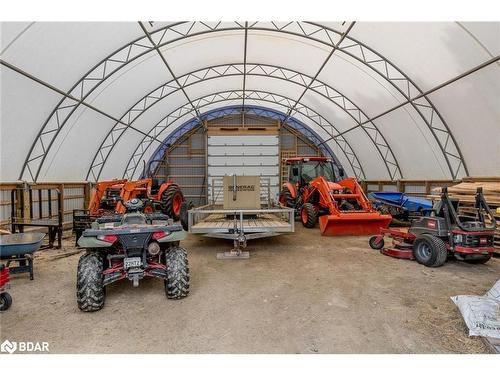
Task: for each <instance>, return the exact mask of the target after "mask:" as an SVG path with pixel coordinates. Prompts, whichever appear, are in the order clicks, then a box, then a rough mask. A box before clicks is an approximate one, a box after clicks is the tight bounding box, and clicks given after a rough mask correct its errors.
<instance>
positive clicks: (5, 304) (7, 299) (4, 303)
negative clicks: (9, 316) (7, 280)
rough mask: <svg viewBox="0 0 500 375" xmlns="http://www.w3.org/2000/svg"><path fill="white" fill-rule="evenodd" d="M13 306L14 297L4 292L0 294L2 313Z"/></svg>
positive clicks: (0, 309)
mask: <svg viewBox="0 0 500 375" xmlns="http://www.w3.org/2000/svg"><path fill="white" fill-rule="evenodd" d="M11 305H12V297H11V296H10V294H9V293H7V292H4V293H2V294H0V311H5V310H8V309H9V307H10V306H11Z"/></svg>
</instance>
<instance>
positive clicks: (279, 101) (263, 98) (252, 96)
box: [125, 90, 365, 179]
mask: <svg viewBox="0 0 500 375" xmlns="http://www.w3.org/2000/svg"><path fill="white" fill-rule="evenodd" d="M246 96H247V99H248V100H255V101H258V102H263V103H272V104H275V105H279V106H282V107H284V108H286V109H289V108H291V107H292V105H293V103H294V100H293V99H291V98H288V97H284V96H282V95H279V94H275V93H270V92H265V91H250V92H249V91H247V94H246ZM241 98H242V91H241V90H232V91H231V90H230V91H222V92H216V93H212V94H209V95H205V96H203V97H200V98H197V99H195V101H194V103H195V104H196V105H197V106H198V108H202V107H205V106H208V105H211V104H214V103H221V102H226V101H230V100H239V99H241ZM180 108H181V107H180ZM180 108H176V109H175V110H173V111H172V112H170V113H169V114H168V115H167V116H165V117H164V118H163V119H161V120H160V121H159V122H158V123H157V124H155V125H154V126H153V127H152V128H151V130H150V134H151V133H153V134H155V137H159V136H160V134H162V133H163V132H164V131H165V130H166V129H169V128H171V127H172V126H173V125H174V124H175V123H176V122H177V120H179V119H180V118H182V117H183V116H184V115H186V114H188V113H186V112H185V113H183V114H182V115H181V116H179V115H177V113H178V112H179V109H180ZM295 111H296V113H297V114H300V115H302V116H304V117H307V118H308V119H309V120H311V121H312V122H314V123H315V124H316V125H318V126H319V127H320V128H321V129H323V130H324V131H325V132H326V133H327V134H329V133H330V131H329V130H328V129H327V128H325V126H329V127H331V128H332V131H335V132H336V133H338V131H337V130H336V128H335V127H334V126H333V125H332V124H331V123H330V122H329V121H328V120H326V119H325V118H324V117H322V116H321V115H319V114H318V113H316V112H315V111H313V110H312V109H311V108H309V107H306V106H302V109H300V110H295ZM302 111H304V112H302ZM334 141H335V143H336V144H337V145H338V146H339V148H340V150H342V152H343V153H344V154H345V157H346V159H347V160H348V162H349V164H350V165H351V168H352V170H353V172H354V174H355V175H356V177H357V178H359V179H364V178H365V173H364V171H363V168H362V166H361V164H360V162H359V159H358V158H357V156H356V153H355V152H354V151H353V149H352V147H351V145H350V144H349V142H348V141H347V140H346V139H334ZM150 146H151V142H149V141H146V140H145V138H144V139H143V140H141V142H140V143H139V145H138V146H137V147H136V149H135V151H134V153H133V154H132V156H131V157H130V159H129V163H128V164H127V167H126V169H125V171H126V172H125V173H127V174H128V175H129V176H133V175H134V174H135V170H136V168H137V166H138V165H139V163H140V160H142V158H143V156H144V154H145V153H146V152H147V150H148V149H149V147H150ZM131 163H132V167H130V165H131ZM129 171H132V172H131V173H129Z"/></svg>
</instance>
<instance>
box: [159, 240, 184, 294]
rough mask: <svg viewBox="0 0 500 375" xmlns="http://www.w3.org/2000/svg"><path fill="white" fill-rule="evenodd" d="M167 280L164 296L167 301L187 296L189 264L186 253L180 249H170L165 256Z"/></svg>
mask: <svg viewBox="0 0 500 375" xmlns="http://www.w3.org/2000/svg"><path fill="white" fill-rule="evenodd" d="M165 265H166V266H167V279H166V280H165V281H164V283H165V294H166V295H167V298H168V299H181V298H184V297H186V296H187V295H188V294H189V263H188V258H187V252H186V250H185V249H184V248H182V247H178V246H176V247H172V248H170V250H168V252H167V253H166V254H165Z"/></svg>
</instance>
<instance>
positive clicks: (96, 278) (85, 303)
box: [76, 252, 106, 312]
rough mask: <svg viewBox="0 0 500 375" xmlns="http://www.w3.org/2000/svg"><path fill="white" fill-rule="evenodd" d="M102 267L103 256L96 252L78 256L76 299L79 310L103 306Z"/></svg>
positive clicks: (104, 293)
mask: <svg viewBox="0 0 500 375" xmlns="http://www.w3.org/2000/svg"><path fill="white" fill-rule="evenodd" d="M103 267H104V265H103V258H102V256H101V255H99V254H98V253H95V252H91V253H87V254H84V255H82V256H81V257H80V260H79V261H78V270H77V273H76V277H77V279H76V301H77V303H78V308H79V309H80V310H82V311H87V312H90V311H98V310H100V309H102V308H103V306H104V300H105V298H106V289H105V287H104V284H103V281H104V276H103V274H102V271H103Z"/></svg>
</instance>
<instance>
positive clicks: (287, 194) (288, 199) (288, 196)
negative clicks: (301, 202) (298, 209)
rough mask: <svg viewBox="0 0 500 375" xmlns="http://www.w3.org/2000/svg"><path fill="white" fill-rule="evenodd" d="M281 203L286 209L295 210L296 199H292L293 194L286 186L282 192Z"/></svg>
mask: <svg viewBox="0 0 500 375" xmlns="http://www.w3.org/2000/svg"><path fill="white" fill-rule="evenodd" d="M279 202H280V203H281V204H283V205H285V206H286V207H290V208H295V199H294V198H293V197H292V192H291V191H290V190H289V189H288V188H287V187H286V186H285V187H284V188H283V189H282V190H281V193H280V196H279Z"/></svg>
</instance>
